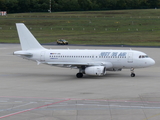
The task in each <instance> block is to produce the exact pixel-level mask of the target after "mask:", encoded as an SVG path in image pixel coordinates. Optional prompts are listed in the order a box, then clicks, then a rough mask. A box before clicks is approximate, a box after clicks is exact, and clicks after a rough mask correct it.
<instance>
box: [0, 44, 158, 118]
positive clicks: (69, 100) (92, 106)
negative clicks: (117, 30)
mask: <svg viewBox="0 0 160 120" xmlns="http://www.w3.org/2000/svg"><path fill="white" fill-rule="evenodd" d="M45 47H46V48H53V49H56V48H57V49H61V48H65V49H68V48H69V49H130V48H129V47H99V46H94V47H92V46H45ZM20 49H21V48H20V45H19V44H0V119H5V120H159V119H160V79H159V78H160V74H159V71H160V55H159V48H139V47H138V48H136V47H135V48H132V49H134V50H139V51H143V52H145V53H147V54H148V55H149V56H150V57H152V58H153V59H154V60H155V61H156V64H155V65H154V66H152V67H149V68H144V69H135V73H136V77H134V78H132V77H130V70H122V71H121V72H108V73H107V75H106V76H103V77H92V76H84V77H83V78H82V79H77V78H76V73H77V72H78V70H77V69H68V68H58V67H52V66H47V65H43V64H40V65H37V63H36V62H32V61H28V60H25V59H22V58H19V57H17V56H13V55H12V54H13V52H14V51H17V50H20Z"/></svg>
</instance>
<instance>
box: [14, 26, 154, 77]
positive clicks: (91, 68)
mask: <svg viewBox="0 0 160 120" xmlns="http://www.w3.org/2000/svg"><path fill="white" fill-rule="evenodd" d="M16 27H17V31H18V36H19V40H20V44H21V48H22V50H20V51H15V52H14V53H13V54H14V55H17V56H20V57H22V58H24V59H28V60H32V61H36V62H37V64H38V65H39V64H41V63H42V64H47V65H51V66H58V67H67V68H76V69H79V72H78V73H77V74H76V77H77V78H82V77H83V75H84V74H86V75H91V76H104V75H106V73H107V71H121V70H122V69H130V71H131V77H135V73H134V69H135V68H145V67H149V66H152V65H154V64H155V61H154V60H153V59H152V58H150V57H148V55H147V54H145V53H143V52H141V51H136V50H131V49H130V50H91V49H88V50H86V49H84V50H83V49H46V48H44V47H43V46H41V45H40V43H39V42H38V41H37V39H36V38H35V37H34V36H33V35H32V33H31V32H30V31H29V30H28V28H27V27H26V26H25V24H24V23H16Z"/></svg>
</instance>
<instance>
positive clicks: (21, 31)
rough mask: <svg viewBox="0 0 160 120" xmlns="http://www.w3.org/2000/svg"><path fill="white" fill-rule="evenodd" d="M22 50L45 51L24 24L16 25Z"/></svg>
mask: <svg viewBox="0 0 160 120" xmlns="http://www.w3.org/2000/svg"><path fill="white" fill-rule="evenodd" d="M16 27H17V31H18V36H19V40H20V43H21V48H22V50H30V49H44V48H43V47H42V46H41V45H40V44H39V42H38V41H37V40H36V38H35V37H34V36H33V35H32V33H31V32H30V31H29V30H28V28H27V27H26V26H25V25H24V24H23V23H16Z"/></svg>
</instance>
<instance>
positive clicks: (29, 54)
mask: <svg viewBox="0 0 160 120" xmlns="http://www.w3.org/2000/svg"><path fill="white" fill-rule="evenodd" d="M13 54H14V55H22V56H32V54H31V53H29V52H26V51H16V52H14V53H13Z"/></svg>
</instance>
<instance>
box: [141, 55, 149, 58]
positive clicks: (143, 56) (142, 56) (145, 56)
mask: <svg viewBox="0 0 160 120" xmlns="http://www.w3.org/2000/svg"><path fill="white" fill-rule="evenodd" d="M139 58H148V56H147V55H140V56H139Z"/></svg>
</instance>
